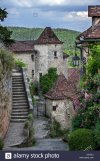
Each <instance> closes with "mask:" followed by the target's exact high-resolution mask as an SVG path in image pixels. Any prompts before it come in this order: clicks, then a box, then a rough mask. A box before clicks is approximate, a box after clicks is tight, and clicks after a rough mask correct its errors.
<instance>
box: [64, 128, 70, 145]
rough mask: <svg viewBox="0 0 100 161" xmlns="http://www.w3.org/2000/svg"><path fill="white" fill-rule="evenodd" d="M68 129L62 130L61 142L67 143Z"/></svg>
mask: <svg viewBox="0 0 100 161" xmlns="http://www.w3.org/2000/svg"><path fill="white" fill-rule="evenodd" d="M68 137H69V129H65V130H63V141H65V142H68Z"/></svg>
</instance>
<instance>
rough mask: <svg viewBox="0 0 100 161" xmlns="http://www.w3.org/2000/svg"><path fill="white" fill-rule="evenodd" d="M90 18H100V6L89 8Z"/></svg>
mask: <svg viewBox="0 0 100 161" xmlns="http://www.w3.org/2000/svg"><path fill="white" fill-rule="evenodd" d="M88 16H89V17H100V6H99V5H98V6H88Z"/></svg>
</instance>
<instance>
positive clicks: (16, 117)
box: [11, 116, 27, 119]
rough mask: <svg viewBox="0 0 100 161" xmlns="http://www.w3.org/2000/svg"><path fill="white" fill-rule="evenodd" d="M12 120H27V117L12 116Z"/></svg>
mask: <svg viewBox="0 0 100 161" xmlns="http://www.w3.org/2000/svg"><path fill="white" fill-rule="evenodd" d="M11 118H12V119H26V118H27V116H11Z"/></svg>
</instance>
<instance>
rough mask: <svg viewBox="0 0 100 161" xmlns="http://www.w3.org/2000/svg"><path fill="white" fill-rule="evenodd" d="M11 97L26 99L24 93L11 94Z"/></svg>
mask: <svg viewBox="0 0 100 161" xmlns="http://www.w3.org/2000/svg"><path fill="white" fill-rule="evenodd" d="M12 99H26V95H13V96H12Z"/></svg>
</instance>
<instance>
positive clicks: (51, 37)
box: [35, 27, 63, 44]
mask: <svg viewBox="0 0 100 161" xmlns="http://www.w3.org/2000/svg"><path fill="white" fill-rule="evenodd" d="M62 43H63V42H61V41H60V40H59V39H58V37H57V36H56V35H55V33H54V32H53V30H52V29H51V28H50V27H46V28H45V29H44V31H43V32H42V33H41V35H40V37H39V38H38V39H37V40H36V41H35V44H62Z"/></svg>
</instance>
